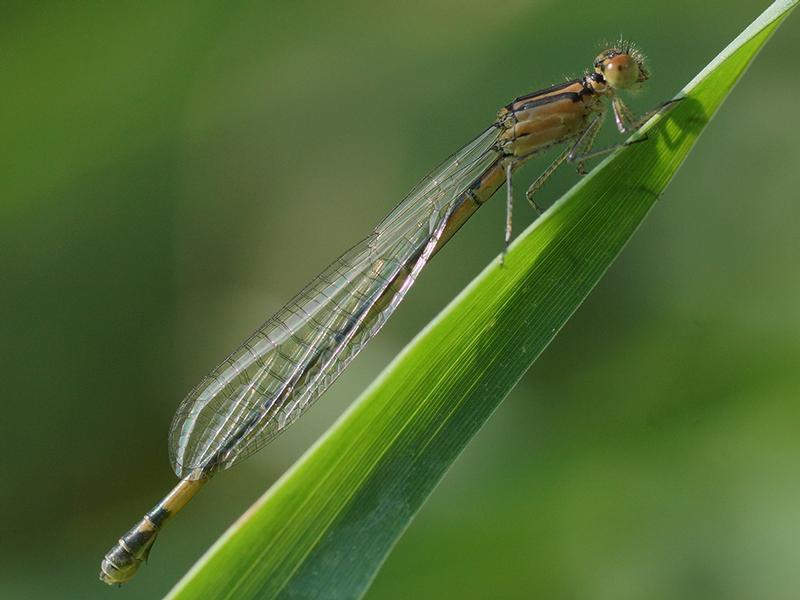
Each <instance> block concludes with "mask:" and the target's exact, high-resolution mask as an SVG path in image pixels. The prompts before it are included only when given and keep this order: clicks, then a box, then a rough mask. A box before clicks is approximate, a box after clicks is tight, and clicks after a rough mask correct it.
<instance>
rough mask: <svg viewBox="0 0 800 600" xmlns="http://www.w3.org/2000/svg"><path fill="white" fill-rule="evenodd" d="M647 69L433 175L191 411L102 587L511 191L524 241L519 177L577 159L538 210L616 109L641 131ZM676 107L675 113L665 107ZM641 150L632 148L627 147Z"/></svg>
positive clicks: (595, 79) (521, 116)
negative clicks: (541, 165)
mask: <svg viewBox="0 0 800 600" xmlns="http://www.w3.org/2000/svg"><path fill="white" fill-rule="evenodd" d="M647 78H648V73H647V71H646V70H645V67H644V64H643V57H642V56H641V54H639V52H638V51H636V50H634V49H632V48H630V47H629V46H626V45H619V46H618V47H614V48H609V49H607V50H604V51H603V52H601V53H600V55H599V56H597V58H596V60H595V62H594V67H593V69H592V70H591V71H590V72H588V73H587V74H586V75H584V76H583V77H581V78H579V79H574V80H572V81H567V82H565V83H561V84H558V85H555V86H552V87H549V88H547V89H543V90H540V91H537V92H533V93H531V94H527V95H525V96H521V97H519V98H517V99H516V100H514V101H513V102H511V103H510V104H508V105H507V106H505V107H503V108H502V109H501V110H500V112H499V113H498V115H497V119H496V120H495V122H494V123H492V125H491V126H490V127H489V128H488V129H486V130H485V131H484V132H483V133H481V134H480V135H478V136H477V137H476V138H475V139H474V140H472V141H471V142H469V143H468V144H467V145H466V146H464V147H463V148H462V149H461V150H459V151H458V152H456V153H455V154H454V155H453V156H451V157H450V158H448V159H447V160H446V161H445V162H444V163H442V164H441V165H440V166H439V167H438V168H437V169H435V170H434V171H433V172H432V173H431V174H429V175H428V176H427V177H425V178H424V179H423V180H422V181H421V182H420V183H419V184H418V185H417V187H416V188H414V190H413V191H412V192H411V193H410V194H409V195H408V196H406V198H405V199H404V200H403V201H402V202H401V203H400V204H399V205H398V206H397V207H396V208H395V209H394V210H393V211H392V212H391V213H390V214H389V216H387V217H386V218H385V219H384V220H383V222H382V223H381V224H380V225H378V227H377V228H376V229H375V230H374V231H373V232H372V234H371V235H370V236H369V237H367V238H366V239H364V240H363V241H361V242H360V243H358V244H357V245H355V246H354V247H353V248H351V249H350V250H348V251H347V252H346V253H345V254H343V255H342V256H341V257H340V258H339V259H338V260H336V261H335V262H334V263H333V264H332V265H331V266H330V267H328V268H327V269H326V270H325V271H323V272H322V274H321V275H319V276H318V277H317V278H316V279H315V280H314V281H313V282H312V283H311V284H310V285H308V286H307V287H306V288H305V289H303V290H302V291H301V292H300V293H299V294H298V295H297V296H295V297H294V299H293V300H292V301H291V302H289V304H287V305H286V306H285V307H284V308H283V309H282V310H281V311H280V312H278V313H277V314H276V315H275V316H273V317H272V318H271V319H270V320H268V321H267V322H266V323H265V324H264V325H263V326H261V327H260V328H259V329H258V330H256V332H255V333H254V334H253V335H251V336H250V337H249V338H248V339H247V340H246V341H245V342H244V343H243V344H242V345H241V346H240V347H239V348H238V349H236V350H235V351H234V352H233V353H231V354H230V355H229V356H228V357H227V358H226V359H225V360H224V361H223V362H222V363H221V364H220V365H219V366H218V367H217V368H216V369H214V370H213V371H212V372H211V373H210V374H209V375H208V376H207V377H206V378H205V379H203V381H202V382H201V383H200V385H198V386H197V387H196V388H195V389H194V390H192V392H191V393H190V394H189V395H188V396H187V397H186V399H184V401H183V403H182V404H181V405H180V407H179V408H178V411H177V413H176V415H175V417H174V419H173V421H172V426H171V430H170V438H169V452H170V458H171V461H172V466H173V469H174V470H175V473H176V474H177V475H178V477H179V478H181V480H180V482H179V483H178V484H177V486H176V487H175V488H174V489H173V490H172V491H171V492H170V493H169V494H168V495H167V496H166V497H165V498H164V499H163V500H162V501H161V502H160V503H159V504H158V505H157V506H156V507H155V508H154V509H153V510H151V511H150V512H148V513H147V514H146V515H145V516H144V518H143V519H142V520H141V521H140V522H139V523H138V524H137V525H136V526H135V527H133V529H131V530H130V531H128V532H127V533H126V534H125V535H123V536H122V538H121V539H120V540H119V541H118V543H117V544H116V545H115V546H114V547H113V548H111V550H110V551H109V552H108V554H106V556H105V558H104V559H103V562H102V565H101V571H100V579H102V580H103V581H105V582H106V583H109V584H114V583H123V582H125V581H128V580H129V579H130V578H131V577H133V575H134V574H135V573H136V570H137V569H138V568H139V565H140V564H141V563H142V562H143V561H144V560H145V559H146V558H147V556H148V554H149V552H150V549H151V548H152V545H153V542H154V541H155V539H156V536H157V535H158V532H159V531H160V529H161V528H162V527H163V526H164V524H165V523H166V522H167V521H168V520H169V519H170V518H171V517H172V516H173V515H174V514H175V513H176V512H178V510H180V509H181V508H183V506H184V505H185V504H186V503H187V502H188V501H189V500H190V499H191V497H192V496H194V494H195V493H196V492H197V490H199V489H200V487H202V486H203V485H204V484H205V483H206V482H207V481H208V480H209V478H211V476H213V475H214V474H215V473H217V472H218V471H221V470H223V469H227V468H228V467H230V466H232V465H233V464H235V463H236V462H238V461H240V460H242V459H244V458H246V457H247V456H250V455H251V454H253V453H254V452H255V451H257V450H259V449H260V448H261V447H263V446H264V445H265V444H266V443H267V442H269V441H270V440H271V439H272V438H274V437H275V436H276V435H277V434H278V433H280V432H281V431H283V430H284V429H285V428H286V427H288V426H289V425H290V424H291V423H293V422H294V421H295V420H296V419H297V418H298V417H300V415H301V414H303V412H304V411H305V410H306V409H307V408H308V407H309V406H311V404H312V403H313V402H314V401H315V400H316V399H317V398H319V397H320V396H321V395H322V394H323V392H325V390H326V389H327V388H328V387H329V386H330V385H331V383H333V381H334V380H335V379H336V377H337V376H338V375H339V374H340V373H341V372H342V371H343V370H344V369H345V367H347V365H348V364H349V363H350V361H352V360H353V358H355V356H356V355H357V354H358V352H359V351H360V350H361V349H362V348H363V347H364V346H365V345H366V344H367V342H369V340H370V339H372V337H373V336H374V335H375V334H376V333H377V332H378V331H379V330H380V328H381V327H382V326H383V324H384V323H385V322H386V320H387V319H388V318H389V316H390V315H391V314H392V313H393V312H394V310H395V308H396V307H397V305H398V304H399V303H400V302H401V300H402V299H403V298H404V296H405V295H406V292H407V291H408V289H409V288H410V287H411V285H412V284H413V283H414V281H415V280H416V278H417V276H418V275H419V272H420V271H421V270H422V268H423V267H424V266H425V264H426V263H427V262H428V260H429V259H430V258H431V257H432V256H433V255H434V254H435V253H436V252H437V251H438V250H439V249H440V248H441V247H442V246H443V245H444V244H446V243H447V241H448V240H449V239H450V238H451V237H452V235H453V234H454V233H455V232H456V231H458V229H459V228H460V227H461V226H462V225H463V224H464V222H465V221H466V220H467V219H468V218H469V217H470V216H471V215H472V214H473V213H474V212H475V211H476V210H477V209H478V208H479V207H480V206H481V205H482V204H483V203H484V202H486V201H487V200H488V199H489V198H491V197H492V195H494V193H495V192H496V191H497V190H498V188H499V187H500V186H501V185H502V184H503V183H504V182H505V183H506V184H507V185H506V188H507V196H506V197H507V218H506V231H505V242H506V246H507V245H508V242H509V240H510V237H511V209H512V199H513V192H512V186H511V176H512V173H513V171H514V170H515V169H516V168H517V167H519V166H520V165H521V164H522V163H524V162H525V161H526V160H528V159H529V158H531V157H532V156H534V155H536V154H539V153H540V152H542V151H543V150H545V149H547V148H550V147H552V146H557V145H565V146H566V147H565V149H564V150H563V151H562V152H561V153H560V154H559V155H558V157H557V158H556V159H555V160H554V161H553V163H552V164H551V165H550V166H549V167H547V169H545V171H544V172H543V173H542V174H541V175H540V176H539V177H538V178H537V179H536V180H535V181H534V182H533V184H531V186H530V188H529V189H528V192H527V197H528V200H529V201H530V202H531V204H532V205H533V206H534V208H537V210H538V207H537V206H536V204H535V202H534V194H535V193H536V191H537V190H538V189H539V188H540V187H541V186H542V184H543V183H544V182H545V180H546V179H547V178H548V177H549V176H550V175H551V174H552V173H553V172H554V171H555V170H556V169H557V168H558V167H559V165H561V164H562V163H564V162H565V161H566V162H572V163H576V164H577V167H578V171H579V172H580V173H583V172H584V161H585V160H586V159H588V158H592V157H595V156H599V155H601V154H604V153H606V152H608V151H610V150H613V149H614V148H616V147H618V146H619V144H618V145H616V146H611V147H609V148H604V149H602V150H595V151H593V150H592V146H593V144H594V141H595V138H596V136H597V133H598V131H599V130H600V127H601V125H602V123H603V120H604V116H605V114H606V110H607V108H606V103H605V102H604V99H608V100H609V101H610V104H611V109H612V111H613V115H614V121H615V122H616V125H617V128H618V129H619V131H620V132H622V133H625V132H630V131H635V130H636V129H638V128H639V126H640V125H641V124H642V123H643V122H644V121H645V120H646V119H647V118H648V117H649V116H650V115H651V114H652V112H656V111H652V112H651V113H648V114H647V115H645V117H643V118H641V119H635V118H634V116H633V115H632V113H631V112H630V110H629V109H628V108H627V107H626V106H625V104H623V102H622V100H621V99H620V98H619V96H618V95H617V92H618V91H619V90H628V89H631V88H634V87H636V86H638V85H639V84H641V83H642V82H644V81H645V80H646V79H647ZM663 106H665V105H662V107H663ZM627 143H631V142H627Z"/></svg>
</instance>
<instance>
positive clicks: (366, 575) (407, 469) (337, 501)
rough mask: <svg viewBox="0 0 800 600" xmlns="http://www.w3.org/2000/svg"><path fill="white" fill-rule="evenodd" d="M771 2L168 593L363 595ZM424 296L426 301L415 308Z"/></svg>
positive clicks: (767, 16) (590, 276)
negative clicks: (643, 137) (643, 136)
mask: <svg viewBox="0 0 800 600" xmlns="http://www.w3.org/2000/svg"><path fill="white" fill-rule="evenodd" d="M798 1H800V0H792V1H779V2H776V3H774V4H773V5H772V6H771V7H770V8H769V9H768V10H767V11H766V12H765V13H764V14H763V15H761V16H760V17H759V18H758V19H757V20H756V21H755V22H754V23H753V24H752V25H751V26H750V27H748V28H747V29H746V30H745V31H744V32H743V33H742V34H741V35H740V36H739V37H738V38H737V39H736V40H734V41H733V42H732V43H731V44H730V45H729V46H728V48H726V49H725V50H724V51H723V52H722V53H721V54H720V55H719V56H718V57H717V58H716V59H714V61H712V63H711V64H709V65H708V66H707V67H706V68H705V69H704V70H703V71H702V72H701V73H700V74H699V75H698V76H697V77H695V78H694V79H693V80H692V82H691V83H690V84H689V85H688V86H687V87H686V88H685V89H684V91H683V92H684V94H685V96H686V99H685V100H683V101H682V102H680V103H678V104H677V105H676V106H675V108H674V109H673V110H671V111H670V112H669V113H667V114H666V115H663V116H662V117H660V118H657V119H654V120H653V121H652V122H651V123H650V124H648V126H647V134H648V136H649V141H647V142H646V143H641V144H635V145H632V146H629V147H626V148H624V149H621V150H619V151H617V152H615V153H614V154H613V155H612V156H611V157H609V158H608V159H606V160H605V161H604V162H603V163H602V164H601V165H600V166H599V167H598V168H596V169H595V170H594V171H593V172H592V173H591V174H590V175H589V176H587V177H585V178H584V179H583V180H582V181H581V182H580V183H579V184H578V185H576V186H575V187H574V188H573V189H572V190H570V191H569V192H568V193H567V194H566V195H565V196H564V197H563V198H561V199H560V200H559V201H558V202H557V203H556V205H555V206H554V207H553V208H552V209H551V210H550V211H548V212H547V214H546V215H545V216H544V217H542V218H540V219H539V220H538V221H537V222H536V223H535V224H534V225H533V226H532V227H530V228H529V229H528V230H527V231H525V232H524V233H523V234H522V235H520V236H519V238H518V239H517V241H516V242H515V243H514V244H513V246H512V248H511V250H510V252H509V253H508V256H507V258H506V266H505V268H501V267H500V266H499V264H498V262H497V261H495V262H493V263H492V264H490V265H489V266H488V267H487V268H486V269H485V270H484V271H483V272H482V273H481V274H480V275H479V276H478V277H477V278H476V279H475V280H474V281H473V282H472V283H471V284H470V285H469V286H468V287H467V289H465V290H464V291H463V292H462V293H461V294H460V295H459V296H458V297H457V298H456V299H455V300H454V301H453V302H452V303H451V304H450V305H449V306H448V307H447V308H446V309H445V310H444V311H443V312H442V313H441V314H440V315H439V316H438V317H437V318H436V319H435V320H434V321H433V322H432V323H431V324H430V325H429V326H428V327H427V328H426V329H425V330H424V331H423V332H422V333H421V334H420V335H419V336H417V338H416V339H414V341H413V342H412V343H411V344H410V345H409V346H408V347H407V348H406V349H405V350H404V351H403V352H402V353H401V354H400V356H398V357H397V358H396V359H395V360H394V361H393V362H392V364H391V365H390V366H389V367H388V368H387V369H386V370H385V371H384V373H383V374H381V376H380V377H379V378H378V379H377V380H376V381H375V382H374V383H373V385H372V386H371V387H370V388H369V389H368V390H367V391H366V392H365V393H364V394H363V395H362V396H361V397H360V398H359V399H358V401H357V402H356V403H354V405H353V406H352V407H351V408H350V410H349V411H348V412H347V413H346V414H345V415H344V416H343V417H342V418H341V419H340V420H339V421H338V422H337V423H336V424H335V425H334V426H333V427H332V428H331V430H330V431H329V432H328V433H327V434H326V435H325V436H324V437H323V438H322V439H321V440H320V441H318V442H317V444H316V445H315V446H314V447H313V448H312V449H311V450H309V451H308V452H307V453H306V454H305V456H303V458H302V459H300V460H299V461H298V463H297V464H296V465H295V466H294V467H293V468H292V469H291V470H290V471H289V472H288V473H287V474H286V475H285V476H284V477H283V478H281V480H280V481H278V482H277V483H276V484H275V485H274V486H273V487H272V488H271V489H270V490H269V491H268V492H267V493H266V494H265V495H264V496H263V497H262V498H261V499H260V500H259V501H258V502H257V503H256V504H255V505H254V506H253V507H252V508H251V510H249V511H248V512H247V513H246V514H245V515H243V516H242V517H241V518H240V519H239V520H238V521H237V522H236V523H235V524H234V525H233V526H232V527H231V528H230V529H229V530H228V531H227V532H226V533H225V534H224V535H223V537H222V538H221V539H220V540H219V541H218V542H217V543H216V544H215V545H214V546H213V547H212V548H211V549H210V550H209V551H208V552H207V553H206V555H205V556H204V557H203V558H202V559H201V560H200V561H199V562H198V563H197V565H195V567H194V568H192V570H191V571H189V573H188V574H187V575H186V576H185V577H184V578H183V579H182V580H181V581H180V582H179V583H178V584H177V585H176V587H175V588H174V589H173V590H172V592H171V593H170V596H169V597H170V598H180V599H190V598H237V599H242V598H273V597H277V596H281V595H285V596H296V597H342V598H351V597H358V596H360V595H362V594H363V593H364V592H365V590H366V589H367V587H368V586H369V583H370V582H371V581H372V579H373V577H374V576H375V574H376V572H377V571H378V569H379V568H380V565H381V563H382V562H383V560H384V559H385V558H386V556H387V555H388V553H389V551H390V550H391V548H392V546H393V545H394V543H395V542H396V541H397V539H398V538H399V537H400V536H401V535H402V533H403V531H404V530H405V528H406V527H407V526H408V524H409V523H410V521H411V519H412V518H413V516H414V514H415V513H416V512H417V510H419V508H420V506H421V505H422V503H423V502H424V501H425V499H426V497H427V496H428V495H429V494H430V493H431V491H432V490H433V488H434V487H435V486H436V484H437V483H438V481H439V480H440V479H441V477H442V476H443V474H444V473H445V471H446V470H447V468H448V467H449V466H450V464H451V463H452V462H453V461H454V460H455V458H456V457H457V456H458V454H459V453H460V452H461V450H462V449H463V448H464V446H465V445H466V443H467V442H468V441H469V440H470V438H472V436H473V435H475V433H476V432H477V431H478V429H479V428H480V427H481V425H482V424H483V423H484V422H485V421H486V419H487V418H488V417H489V416H490V415H491V413H492V412H493V411H494V409H495V408H496V407H497V406H498V404H499V403H500V402H501V401H502V399H503V398H504V397H505V396H506V395H507V394H508V392H509V391H510V390H511V388H512V387H513V386H514V384H515V383H516V382H517V381H518V380H519V378H520V377H521V376H522V375H523V373H524V372H525V371H526V370H527V369H528V368H529V367H530V365H531V364H532V363H533V361H534V360H535V358H536V357H537V356H538V355H539V354H540V353H541V352H542V351H543V350H544V348H545V347H546V346H547V344H548V343H549V342H550V341H551V340H552V339H553V337H554V336H555V334H556V333H557V332H558V330H559V329H560V328H561V327H562V326H563V325H564V323H565V322H566V321H567V319H569V317H570V315H571V314H572V313H573V312H574V311H575V310H576V309H577V307H578V306H579V305H580V303H581V302H582V301H583V299H584V298H585V297H586V296H587V295H588V294H589V292H590V291H591V290H592V288H593V287H594V285H595V284H596V283H597V281H598V280H599V279H600V277H601V276H602V275H603V273H604V272H605V270H606V269H607V268H608V267H609V265H610V264H611V262H612V261H613V260H614V258H615V257H616V256H617V255H618V254H619V252H620V251H621V250H622V248H623V247H624V245H625V244H626V242H627V241H628V240H629V239H630V237H631V236H632V235H633V233H634V232H635V230H636V228H637V227H638V226H639V224H640V223H641V222H642V220H643V219H644V217H645V216H646V215H647V213H648V211H649V210H650V208H651V207H652V206H653V204H654V203H655V202H656V200H657V198H658V197H659V195H660V194H661V192H662V191H663V189H664V188H665V186H666V185H667V183H668V182H669V181H670V179H671V178H672V177H673V176H674V174H675V172H676V171H677V169H678V167H679V166H680V164H681V163H682V162H683V160H684V159H685V158H686V156H687V154H688V153H689V151H690V149H691V148H692V146H693V145H694V143H695V142H696V140H697V137H698V135H699V134H700V132H701V131H702V129H703V128H704V127H705V125H706V124H707V123H708V121H709V119H710V118H711V116H712V115H713V114H714V113H715V111H716V110H717V109H718V108H719V106H720V104H721V103H722V101H723V100H724V98H725V97H726V95H727V94H728V93H729V92H730V90H731V88H732V87H733V86H734V84H735V83H736V81H737V80H738V79H739V77H740V76H741V75H742V73H743V72H744V71H745V69H746V68H747V66H748V65H749V63H750V61H751V60H752V59H753V57H754V56H755V55H756V53H757V52H758V50H759V49H760V48H761V46H762V45H763V44H764V43H765V42H766V40H767V39H768V38H769V36H770V35H771V34H772V33H773V32H774V30H775V29H776V28H777V26H778V25H779V24H780V22H781V21H782V20H783V18H785V17H786V15H787V14H788V13H789V11H790V10H791V9H792V8H794V6H795V5H796V4H797V2H798ZM412 301H413V299H412Z"/></svg>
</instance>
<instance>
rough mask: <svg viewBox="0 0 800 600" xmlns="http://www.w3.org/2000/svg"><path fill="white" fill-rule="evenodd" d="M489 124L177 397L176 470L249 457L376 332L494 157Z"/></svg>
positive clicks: (210, 467)
mask: <svg viewBox="0 0 800 600" xmlns="http://www.w3.org/2000/svg"><path fill="white" fill-rule="evenodd" d="M497 131H498V130H497V129H496V128H494V127H492V128H490V129H487V130H486V131H485V132H484V133H482V134H481V135H479V136H478V137H477V138H475V139H474V140H473V141H472V142H470V143H469V144H467V145H466V146H464V147H463V148H462V149H461V150H459V151H458V152H457V153H456V154H454V155H453V156H451V157H450V158H449V159H447V160H446V161H445V162H444V163H443V164H442V165H440V166H439V167H438V168H437V169H435V170H434V171H432V172H431V173H430V174H429V175H428V176H427V177H425V178H424V179H423V180H422V181H421V182H420V183H419V184H418V185H417V186H416V187H415V188H414V190H413V191H412V192H411V193H410V194H409V195H408V196H407V197H406V198H405V199H404V200H403V201H402V202H401V203H400V204H399V205H398V206H397V207H396V208H395V209H394V210H393V211H392V212H391V213H390V214H389V215H388V216H387V217H386V219H384V221H383V222H382V223H381V224H380V225H379V226H378V227H377V228H376V229H375V230H374V231H373V233H372V234H371V235H370V236H369V237H368V238H366V239H364V240H363V241H361V242H360V243H358V244H357V245H356V246H354V247H353V248H351V249H350V250H348V251H347V252H346V253H345V254H343V255H342V256H341V257H339V259H338V260H336V261H335V262H334V263H333V264H332V265H330V266H329V267H328V268H327V269H325V271H323V272H322V273H321V274H320V275H319V276H318V277H317V278H316V279H315V280H314V281H313V282H312V283H311V284H309V285H308V286H307V287H306V288H305V289H303V290H302V291H301V292H300V293H299V294H297V296H295V297H294V298H293V299H292V300H291V302H289V303H288V304H287V305H286V306H285V307H284V308H283V309H281V310H280V311H279V312H278V313H277V314H275V315H274V316H273V317H272V318H271V319H269V320H268V321H267V322H266V323H264V325H262V326H261V327H260V328H259V329H258V330H257V331H256V332H255V333H254V334H253V335H251V336H250V337H249V338H248V339H247V340H246V341H245V342H244V343H243V344H242V345H241V346H240V347H239V348H237V349H236V350H235V351H234V352H233V353H231V354H230V355H229V356H228V357H227V358H226V359H225V360H224V361H223V362H222V363H221V364H220V365H219V366H218V367H217V368H216V369H214V370H213V371H212V372H211V373H209V374H208V375H207V376H206V377H205V378H204V379H203V381H202V382H201V383H200V385H198V386H197V387H196V388H195V389H194V390H192V392H191V393H190V394H189V395H188V396H187V397H186V398H185V399H184V400H183V402H182V403H181V405H180V407H179V408H178V411H177V413H176V414H175V417H174V418H173V421H172V425H171V428H170V439H169V450H170V459H171V462H172V466H173V469H174V470H175V473H176V474H177V475H178V477H181V478H183V477H199V476H201V475H204V474H207V473H210V472H213V471H217V470H221V469H225V468H228V467H230V466H231V465H233V464H234V463H235V462H237V461H239V460H242V459H243V458H245V457H247V456H250V455H251V454H253V453H254V452H256V451H257V450H258V449H260V448H261V447H262V446H264V445H265V444H266V443H267V442H269V441H270V440H271V439H272V438H274V437H275V436H276V435H277V434H278V433H280V432H281V431H283V430H284V429H285V428H286V427H288V426H289V425H290V424H291V423H293V422H294V421H295V420H296V419H297V418H298V417H299V416H300V415H301V414H302V413H303V411H305V410H306V409H307V408H308V407H309V406H310V405H311V404H312V403H313V402H314V400H316V399H317V398H318V397H319V396H320V395H321V394H322V393H323V392H324V391H325V390H326V389H327V388H328V387H329V386H330V385H331V384H332V383H333V381H334V380H335V379H336V377H337V376H338V375H339V374H340V373H341V372H342V371H343V370H344V369H345V367H347V365H348V364H349V363H350V361H351V360H353V358H355V356H356V354H358V352H359V351H360V350H361V349H362V348H363V347H364V346H365V345H366V343H367V342H368V341H369V340H370V339H371V338H372V337H373V336H374V335H375V334H376V333H377V332H378V331H379V330H380V328H381V327H382V326H383V324H384V323H385V322H386V320H387V319H388V318H389V316H390V315H391V314H392V312H393V311H394V309H395V308H396V307H397V305H398V304H399V303H400V301H401V300H402V299H403V297H404V295H405V293H406V291H407V290H408V289H409V288H410V287H411V285H412V284H413V283H414V280H415V278H416V276H417V274H418V273H419V271H420V270H421V269H422V267H423V266H424V265H425V263H426V262H427V260H428V258H430V256H431V254H432V253H433V251H434V249H435V247H436V244H437V242H438V240H439V238H440V236H441V234H442V231H443V230H444V227H445V225H446V224H447V220H448V217H449V215H450V214H451V212H452V210H453V209H454V207H455V206H456V204H457V200H458V199H459V197H461V195H462V193H463V192H464V191H465V190H466V189H467V187H468V186H469V185H470V184H471V183H472V182H473V181H474V180H475V179H476V178H477V177H478V176H479V175H480V174H481V173H482V172H483V171H484V170H485V169H487V168H488V167H489V166H490V165H491V164H492V163H493V162H494V161H495V159H496V158H497V153H496V152H495V151H494V149H493V146H494V143H495V141H496V140H497Z"/></svg>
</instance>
